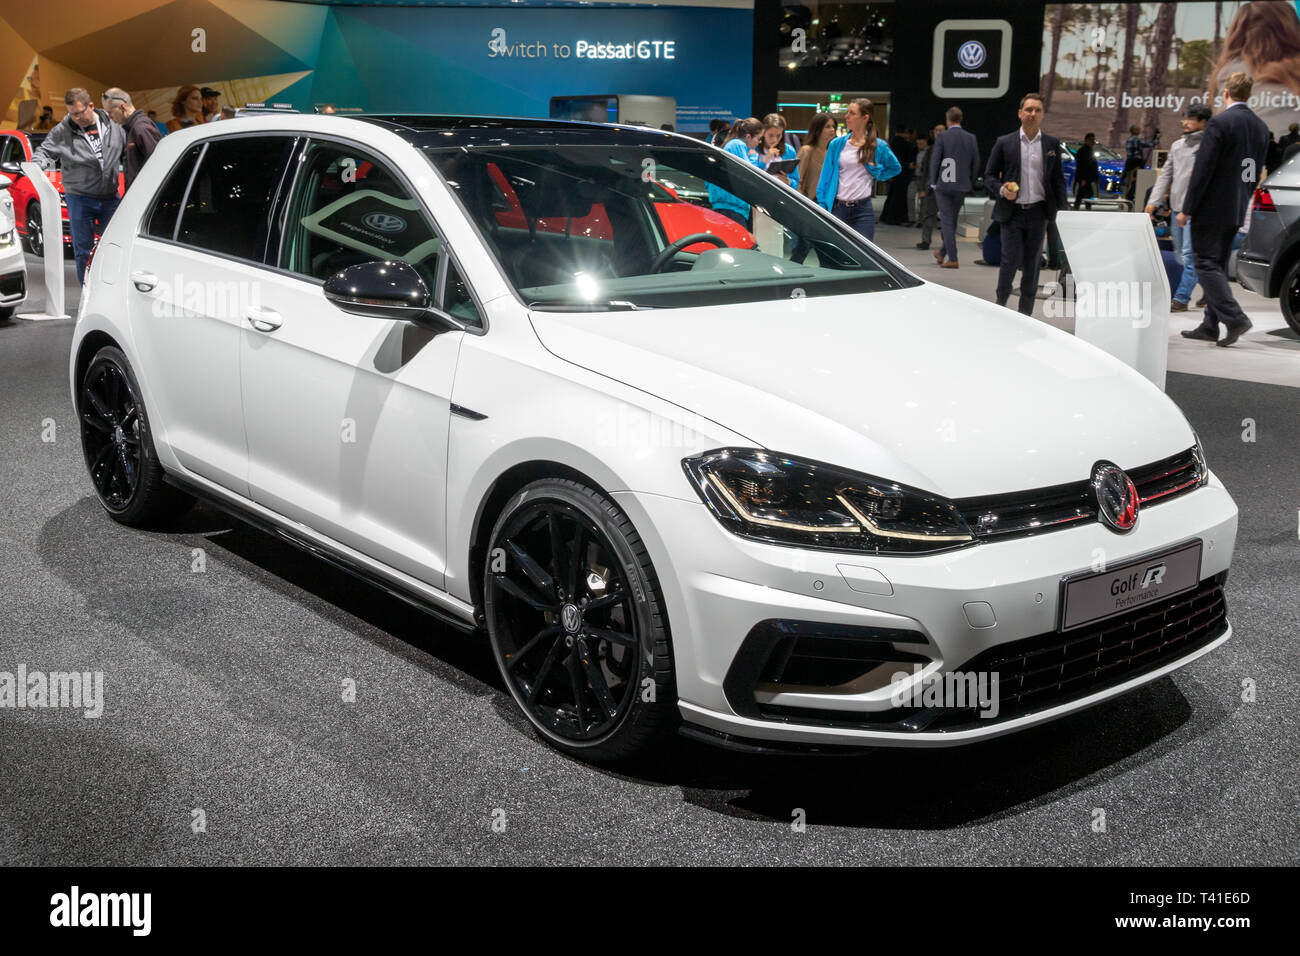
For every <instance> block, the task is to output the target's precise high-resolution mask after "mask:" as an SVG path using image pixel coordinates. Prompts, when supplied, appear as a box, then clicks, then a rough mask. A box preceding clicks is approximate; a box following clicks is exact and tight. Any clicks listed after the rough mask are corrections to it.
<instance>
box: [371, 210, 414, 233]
mask: <svg viewBox="0 0 1300 956" xmlns="http://www.w3.org/2000/svg"><path fill="white" fill-rule="evenodd" d="M361 221H362V222H363V223H365V224H366V225H367V226H368V227H370V228H371V229H373V230H375V232H401V231H402V230H403V229H405V228H406V220H405V219H403V218H402V217H401V216H394V215H393V214H392V213H387V212H372V213H371V214H370V215H368V216H365V217H363V218H362V220H361Z"/></svg>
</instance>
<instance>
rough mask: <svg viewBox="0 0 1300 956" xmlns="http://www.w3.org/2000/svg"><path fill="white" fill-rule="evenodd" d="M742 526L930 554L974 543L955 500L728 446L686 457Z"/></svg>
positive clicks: (748, 530) (753, 533) (816, 542)
mask: <svg viewBox="0 0 1300 956" xmlns="http://www.w3.org/2000/svg"><path fill="white" fill-rule="evenodd" d="M682 466H683V467H684V468H685V469H686V474H687V475H688V476H689V477H690V479H691V481H692V482H693V483H694V485H695V488H696V490H697V491H698V492H699V493H700V497H702V498H703V499H704V502H705V504H707V505H708V506H709V509H710V510H711V511H712V512H713V513H714V515H716V516H717V518H718V520H720V521H721V522H722V523H723V524H724V525H726V526H727V527H728V528H729V529H730V530H731V531H733V532H734V533H736V534H739V535H743V536H744V537H747V538H757V539H759V540H762V541H772V542H777V543H781V544H793V545H803V546H805V547H815V548H825V549H829V550H834V551H859V552H870V553H876V554H924V553H928V552H933V551H944V550H947V549H949V548H959V547H962V546H963V545H967V544H971V543H973V542H974V540H975V536H974V535H973V534H972V533H971V530H970V528H969V527H967V526H966V523H965V522H964V521H963V520H962V518H961V515H960V514H959V513H958V511H957V509H956V507H955V506H954V505H953V503H952V502H950V501H947V500H945V499H943V498H936V497H935V496H933V495H929V494H926V493H925V492H924V491H920V490H918V489H916V488H908V487H906V486H904V485H899V484H896V483H894V482H889V481H884V480H882V479H879V478H871V477H869V476H867V475H859V474H855V473H854V472H850V471H844V470H842V469H838V468H832V467H831V466H829V465H823V464H819V463H817V462H812V461H801V460H799V459H796V458H790V457H787V456H785V455H778V454H774V453H772V452H767V451H759V450H755V449H744V448H741V449H736V448H727V449H721V450H718V451H711V452H708V453H706V454H704V455H701V456H700V457H698V458H687V459H686V460H685V461H683V462H682Z"/></svg>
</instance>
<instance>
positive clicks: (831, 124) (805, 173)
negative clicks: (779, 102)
mask: <svg viewBox="0 0 1300 956" xmlns="http://www.w3.org/2000/svg"><path fill="white" fill-rule="evenodd" d="M834 138H835V120H834V118H833V117H832V116H831V114H830V113H816V114H814V116H813V118H812V121H811V122H810V123H809V124H808V135H807V136H805V137H804V139H803V146H801V147H800V148H799V153H798V159H799V171H798V173H799V180H798V182H799V186H798V189H799V192H801V193H803V194H804V195H805V196H807V197H808V198H809V199H811V200H812V201H813V202H816V201H817V184H818V183H819V182H821V178H822V163H823V162H825V160H826V147H827V146H829V145H830V144H831V140H833V139H834Z"/></svg>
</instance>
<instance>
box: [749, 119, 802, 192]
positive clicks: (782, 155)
mask: <svg viewBox="0 0 1300 956" xmlns="http://www.w3.org/2000/svg"><path fill="white" fill-rule="evenodd" d="M758 158H759V159H761V160H762V161H763V168H764V169H766V168H767V167H768V166H769V165H770V164H771V163H773V162H775V161H776V160H778V159H798V158H799V154H798V153H797V152H795V148H794V147H793V146H791V145H790V144H789V143H787V142H786V141H785V117H784V116H782V115H781V114H780V113H768V114H767V115H766V116H764V117H763V138H762V139H761V140H760V141H759V144H758ZM772 175H773V176H776V177H777V178H778V179H779V178H781V175H780V174H779V173H773V174H772ZM785 181H786V182H788V183H789V184H790V186H791V188H792V189H798V188H799V169H798V167H796V168H795V170H794V171H793V172H791V173H789V174H788V175H786V176H785Z"/></svg>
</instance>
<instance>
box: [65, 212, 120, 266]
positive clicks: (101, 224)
mask: <svg viewBox="0 0 1300 956" xmlns="http://www.w3.org/2000/svg"><path fill="white" fill-rule="evenodd" d="M63 199H64V201H65V202H66V203H67V204H68V226H69V228H70V230H71V232H72V252H73V254H74V255H76V257H77V282H78V283H80V284H83V285H84V284H85V282H86V263H88V262H89V261H90V250H91V249H93V248H94V246H95V233H96V232H98V233H100V234H101V235H102V234H103V232H104V229H105V228H106V227H107V226H108V221H109V220H110V219H112V218H113V213H115V212H117V204H118V203H120V202H121V201H122V200H121V199H119V198H118V197H116V196H110V197H107V198H104V199H96V198H95V197H94V196H78V195H77V194H76V193H66V194H64V197H63Z"/></svg>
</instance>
